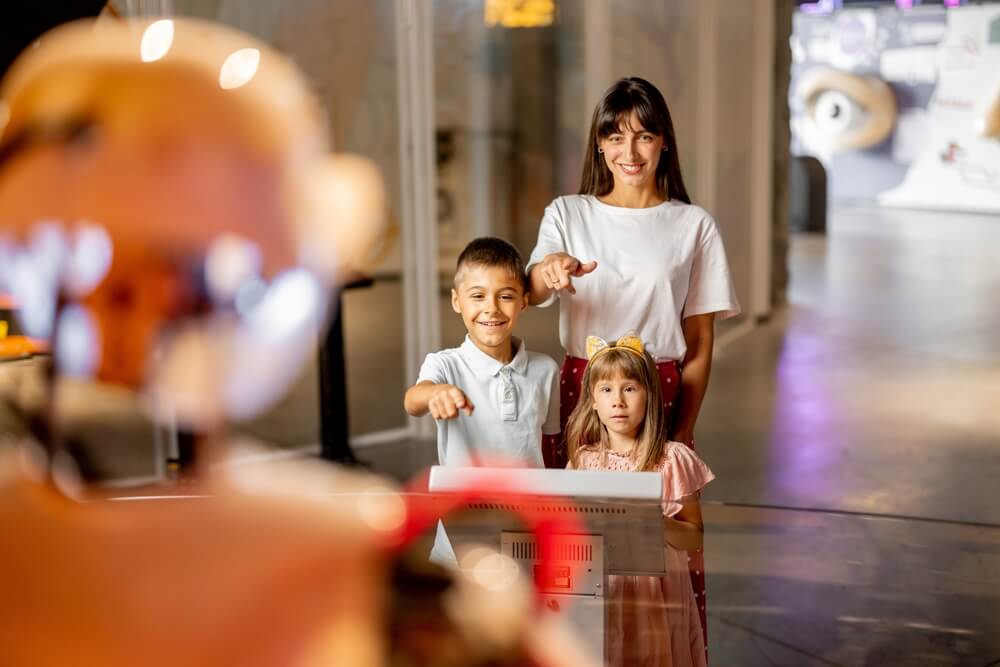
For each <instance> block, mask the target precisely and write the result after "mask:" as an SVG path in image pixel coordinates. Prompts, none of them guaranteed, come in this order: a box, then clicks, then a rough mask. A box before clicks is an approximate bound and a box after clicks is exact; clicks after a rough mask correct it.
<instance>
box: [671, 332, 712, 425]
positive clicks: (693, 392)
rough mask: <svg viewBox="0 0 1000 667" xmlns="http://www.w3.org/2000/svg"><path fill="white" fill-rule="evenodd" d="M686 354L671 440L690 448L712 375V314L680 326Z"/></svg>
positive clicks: (682, 365) (682, 364) (682, 366)
mask: <svg viewBox="0 0 1000 667" xmlns="http://www.w3.org/2000/svg"><path fill="white" fill-rule="evenodd" d="M682 326H683V329H684V341H685V342H686V343H687V354H685V355H684V361H682V362H681V389H680V405H679V406H678V408H677V418H676V420H675V421H674V426H673V432H672V433H671V434H670V439H671V440H676V441H677V442H683V443H684V444H685V445H690V444H691V442H692V441H693V440H694V426H695V422H697V421H698V411H699V410H701V402H702V400H703V399H704V398H705V391H706V390H707V389H708V376H709V374H710V373H711V372H712V345H713V344H714V343H715V313H704V314H702V315H693V316H691V317H688V318H685V320H684V323H683V325H682Z"/></svg>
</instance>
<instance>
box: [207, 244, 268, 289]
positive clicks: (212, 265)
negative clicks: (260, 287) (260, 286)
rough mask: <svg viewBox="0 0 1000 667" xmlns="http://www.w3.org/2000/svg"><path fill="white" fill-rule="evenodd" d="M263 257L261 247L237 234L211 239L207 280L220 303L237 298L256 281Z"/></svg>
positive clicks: (209, 287)
mask: <svg viewBox="0 0 1000 667" xmlns="http://www.w3.org/2000/svg"><path fill="white" fill-rule="evenodd" d="M262 264H263V259H262V256H261V252H260V248H258V247H257V246H256V245H255V244H254V243H252V242H251V241H248V240H247V239H245V238H242V237H240V236H236V235H235V234H225V235H223V236H221V237H220V238H218V239H216V240H215V241H213V242H212V245H211V246H210V247H209V249H208V253H207V255H206V257H205V282H206V283H207V284H208V290H209V292H211V294H212V299H214V300H215V301H216V302H217V303H228V302H230V301H232V300H233V299H235V298H236V295H237V294H238V293H239V291H240V289H241V288H242V287H243V286H244V285H246V284H247V283H250V282H253V283H254V284H256V281H257V278H258V276H259V274H260V270H261V266H262Z"/></svg>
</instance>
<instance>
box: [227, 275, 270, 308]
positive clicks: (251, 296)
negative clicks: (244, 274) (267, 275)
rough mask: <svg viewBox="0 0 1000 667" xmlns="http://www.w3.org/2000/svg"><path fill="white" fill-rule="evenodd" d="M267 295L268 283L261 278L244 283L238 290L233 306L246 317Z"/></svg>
mask: <svg viewBox="0 0 1000 667" xmlns="http://www.w3.org/2000/svg"><path fill="white" fill-rule="evenodd" d="M266 294H267V283H266V282H264V281H263V280H262V279H260V278H254V279H253V280H249V281H247V282H245V283H243V284H242V285H240V287H239V289H237V290H236V296H235V297H234V298H233V305H235V306H236V312H237V313H239V314H240V315H242V316H244V317H246V316H247V315H249V313H250V311H251V310H253V307H254V306H255V305H257V303H258V302H259V301H260V300H261V299H263V298H264V296H265V295H266Z"/></svg>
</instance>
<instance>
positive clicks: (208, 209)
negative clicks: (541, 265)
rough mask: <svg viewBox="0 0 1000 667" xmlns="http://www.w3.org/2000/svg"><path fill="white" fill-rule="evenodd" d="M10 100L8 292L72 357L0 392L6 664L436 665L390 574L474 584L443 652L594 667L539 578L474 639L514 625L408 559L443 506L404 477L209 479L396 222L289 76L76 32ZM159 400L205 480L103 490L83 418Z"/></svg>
mask: <svg viewBox="0 0 1000 667" xmlns="http://www.w3.org/2000/svg"><path fill="white" fill-rule="evenodd" d="M0 112H2V113H0V124H2V125H3V127H2V134H0V211H2V212H3V213H2V216H0V291H3V292H8V293H10V294H12V295H13V298H14V299H16V300H17V302H18V303H19V305H20V309H19V310H18V312H17V315H18V317H17V321H18V324H19V326H21V327H23V329H24V330H25V332H26V333H28V334H29V335H31V336H34V337H37V338H39V339H41V340H42V341H43V342H45V343H47V344H49V345H50V346H51V349H52V356H51V359H50V360H49V359H48V358H45V359H46V365H45V368H44V369H42V370H43V372H41V373H40V374H39V377H40V382H41V385H42V386H41V387H40V388H39V389H38V390H37V391H32V392H25V391H24V387H23V386H22V385H23V383H21V382H20V381H19V380H18V379H17V378H12V379H11V381H10V382H0V399H3V400H4V401H7V402H10V403H11V404H17V406H18V407H19V408H20V409H21V410H22V411H23V412H24V413H25V415H24V416H25V422H26V423H29V424H30V430H31V433H32V434H33V436H34V438H33V440H32V439H29V438H27V437H26V438H24V441H23V443H22V444H20V446H18V447H16V448H14V449H12V450H8V451H0V591H2V594H0V618H2V619H3V622H2V623H0V664H3V665H18V666H21V665H66V664H74V665H89V664H93V665H102V666H113V665H213V666H214V665H230V664H234V665H338V666H354V665H357V666H374V665H381V664H387V663H388V664H394V663H395V664H415V663H414V661H413V660H412V659H411V657H410V656H412V655H417V654H421V651H417V650H414V651H409V652H408V651H407V650H406V649H407V647H408V646H410V645H411V644H413V640H414V638H415V637H417V638H419V632H420V630H421V627H422V626H421V625H420V622H419V620H418V622H416V623H405V622H399V623H397V619H403V618H406V614H401V612H400V610H401V609H405V608H406V605H405V601H401V598H402V597H403V596H402V595H401V594H400V591H399V590H398V589H393V588H392V587H391V586H390V582H393V581H407V582H411V583H413V582H416V583H417V586H416V587H417V588H420V585H421V583H423V584H426V583H427V582H435V581H437V582H439V585H438V589H440V590H442V591H445V590H451V589H452V588H455V590H457V591H458V592H457V593H455V595H454V596H453V597H455V598H456V599H457V602H453V603H442V605H441V606H442V609H444V610H445V611H447V610H448V608H449V607H453V608H454V610H453V611H451V612H450V617H449V618H450V620H448V621H446V622H442V623H441V625H440V628H439V631H438V632H435V633H433V634H432V635H431V636H430V637H428V638H427V639H428V640H429V641H427V642H424V643H423V644H421V646H422V647H423V649H428V650H429V653H426V652H425V653H424V654H426V655H437V654H438V651H437V650H436V649H437V648H438V647H441V646H445V645H447V646H451V647H452V648H453V649H454V650H453V651H451V652H450V653H448V654H447V656H448V660H443V661H439V662H440V664H449V665H451V664H453V665H476V664H484V663H486V664H512V665H513V664H538V665H552V666H553V667H554V666H557V665H563V664H567V665H568V664H573V663H570V662H569V660H571V659H572V657H573V651H572V647H571V646H570V647H568V648H564V647H565V644H566V642H564V641H561V642H559V643H560V644H562V645H563V647H561V648H563V650H561V651H560V653H559V654H558V655H557V654H555V652H554V651H553V649H552V647H553V646H555V645H556V642H549V641H545V640H544V639H543V637H542V636H543V634H544V635H546V636H547V635H548V633H549V630H548V629H547V628H550V627H551V623H552V622H551V621H545V622H542V623H535V622H534V620H535V619H534V616H533V614H530V613H523V612H524V611H525V610H530V608H531V607H530V605H531V597H530V594H524V593H523V591H525V590H528V589H527V588H526V585H525V584H523V582H522V589H521V590H522V593H521V594H518V593H517V592H516V591H513V592H512V596H511V597H508V598H507V599H506V600H505V601H501V602H500V603H499V604H503V605H505V606H506V607H507V608H508V610H510V609H514V610H515V611H517V610H521V612H522V613H516V614H514V615H513V616H512V618H513V620H512V622H511V623H510V625H509V627H508V630H509V632H507V633H506V634H505V635H503V638H502V639H503V640H502V641H500V642H499V643H494V644H491V645H490V646H489V650H488V651H483V650H482V648H483V647H482V646H477V644H479V642H477V638H476V636H475V635H474V634H470V633H469V632H468V631H463V628H466V627H476V624H475V623H474V622H473V621H475V620H476V618H478V619H479V621H480V625H479V627H484V625H485V624H486V623H488V622H489V619H491V618H495V614H492V613H491V614H489V615H487V614H484V612H483V610H484V609H486V608H488V607H489V605H488V604H484V603H483V601H482V598H481V596H482V594H483V593H482V592H481V591H476V590H475V589H472V590H470V589H468V587H467V586H463V585H461V584H459V585H457V586H456V585H453V583H452V579H451V578H450V577H448V576H445V575H444V574H443V573H441V572H437V573H432V574H426V573H422V572H420V571H419V568H414V567H412V565H408V561H406V560H405V559H403V560H400V559H399V558H398V555H399V553H400V551H401V550H402V549H403V548H404V547H405V546H406V545H407V544H408V543H409V542H410V541H411V540H412V539H413V538H414V537H415V536H416V535H418V534H419V533H420V531H422V530H424V529H426V528H427V527H428V526H431V525H433V523H434V520H435V518H434V517H432V516H431V515H429V514H428V512H427V511H425V510H421V509H420V504H419V502H418V501H416V500H413V499H412V497H410V496H404V495H402V494H400V493H399V492H397V491H396V490H395V489H394V488H392V486H391V485H390V484H388V483H387V482H385V481H383V480H380V479H377V478H375V477H373V476H370V475H360V474H356V473H349V472H345V471H342V470H338V469H336V468H332V467H327V466H325V465H324V464H321V463H319V462H316V461H300V462H288V463H286V464H283V465H282V466H280V468H279V467H263V468H255V467H253V466H249V467H246V468H243V467H240V466H232V465H221V466H212V465H210V464H212V463H213V462H217V463H223V464H225V463H227V462H228V454H227V449H228V447H227V437H226V424H227V422H228V421H229V420H232V419H237V418H245V417H248V416H251V415H253V414H255V413H256V412H258V411H260V410H261V409H263V408H264V407H266V406H267V405H268V404H269V403H270V402H271V401H273V400H274V399H275V398H277V397H278V396H280V395H281V394H282V393H283V392H284V390H285V389H286V387H287V384H288V383H289V382H290V381H291V380H292V379H294V377H295V376H296V373H297V371H298V368H299V366H300V365H301V363H303V361H304V360H307V359H312V358H313V355H312V350H313V348H312V346H311V345H310V344H309V343H310V341H312V339H313V337H314V336H315V335H316V333H317V332H318V330H319V327H320V326H321V323H322V321H323V320H324V319H325V316H326V313H325V309H326V304H327V303H329V302H330V299H329V296H330V293H331V290H333V289H335V288H336V287H337V285H338V284H339V283H340V282H342V281H343V280H344V279H345V277H346V276H350V275H352V274H353V273H354V271H355V270H356V267H357V265H358V264H363V262H364V260H365V259H366V256H367V255H368V254H369V253H370V252H371V249H372V248H373V247H375V246H377V244H378V238H379V236H380V234H381V233H382V229H383V226H382V218H383V216H382V211H383V194H382V186H381V180H380V178H379V175H378V174H377V172H376V171H375V169H374V168H373V167H372V166H371V165H370V164H369V163H368V162H367V161H365V160H363V159H361V158H357V157H348V156H334V155H330V154H329V153H328V146H327V143H326V137H325V133H324V132H323V129H322V123H321V114H320V112H319V108H318V105H317V104H316V101H315V100H314V98H313V97H312V95H311V94H310V93H309V92H308V90H307V88H306V86H305V84H304V82H303V81H302V78H301V77H300V75H299V74H298V72H297V71H296V70H295V69H294V67H293V66H292V65H291V64H290V63H289V62H288V61H287V60H285V59H284V58H283V57H282V56H280V55H279V54H277V53H275V52H273V51H272V50H271V49H269V48H268V47H267V46H266V45H264V44H261V43H259V42H258V41H256V40H255V39H253V38H252V37H249V36H247V35H244V34H241V33H238V32H235V31H232V30H228V29H224V28H221V27H217V26H214V25H211V24H207V23H202V22H196V21H172V20H163V21H155V22H152V23H149V22H145V23H123V24H100V25H95V24H94V23H93V22H86V23H78V24H73V25H70V26H66V27H63V28H60V29H57V30H56V31H54V32H52V33H50V34H47V35H45V36H43V37H42V39H41V41H40V45H39V46H38V47H37V48H34V49H32V50H30V51H29V52H28V53H26V54H25V55H23V56H22V58H21V60H19V61H18V62H17V63H15V65H14V67H13V68H12V70H11V72H10V75H9V77H8V78H7V79H6V80H5V81H4V84H3V87H2V89H0ZM143 409H145V410H146V411H147V412H148V413H149V414H150V415H151V416H152V418H153V419H154V420H162V421H163V423H172V422H173V421H174V420H176V422H177V423H178V424H179V425H180V427H181V428H182V429H183V430H184V431H185V432H186V433H188V434H191V436H193V440H194V442H195V444H196V446H197V447H198V448H199V449H200V450H201V451H200V452H199V455H198V456H197V457H196V462H197V463H198V464H199V465H198V467H197V468H196V470H195V471H194V472H195V473H196V476H195V478H194V480H193V483H192V484H191V485H190V486H189V487H186V489H185V493H184V494H177V493H176V489H170V488H166V489H164V488H159V489H143V490H140V491H135V494H134V496H131V497H121V496H118V497H114V496H113V495H112V494H110V493H109V492H108V491H107V490H100V489H95V488H89V487H88V486H87V485H86V484H85V483H84V481H83V480H82V479H81V478H80V476H79V474H78V473H79V469H78V467H77V466H76V465H74V461H73V460H72V457H70V456H69V455H68V451H69V449H70V448H69V447H67V444H68V443H69V442H70V441H71V439H72V438H73V437H75V436H76V435H77V434H75V433H74V432H73V431H74V428H75V425H76V424H79V423H82V422H84V421H86V420H87V418H88V417H89V419H90V421H91V422H99V423H108V424H111V423H113V422H115V421H116V420H120V419H124V418H125V417H128V416H130V415H132V414H134V413H135V412H137V411H139V410H143ZM428 585H429V584H428ZM432 588H433V586H432ZM525 601H526V602H527V603H525ZM456 614H457V615H456ZM459 621H461V623H460V622H459ZM551 632H556V633H558V632H559V630H558V628H554V629H552V630H551ZM477 648H478V649H480V650H473V649H477ZM546 649H547V651H546ZM577 664H578V663H577Z"/></svg>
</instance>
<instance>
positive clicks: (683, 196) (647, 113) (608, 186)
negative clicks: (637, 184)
mask: <svg viewBox="0 0 1000 667" xmlns="http://www.w3.org/2000/svg"><path fill="white" fill-rule="evenodd" d="M632 111H635V113H636V115H637V116H638V117H639V122H640V123H642V126H643V127H644V128H646V129H647V130H649V131H650V132H652V133H653V134H655V135H656V136H658V137H663V145H664V146H666V148H667V150H666V151H665V152H664V154H663V155H661V156H660V162H659V164H657V165H656V189H657V192H658V193H659V194H660V195H662V196H664V197H667V198H668V199H677V200H679V201H682V202H684V203H685V204H690V203H691V198H690V197H689V196H688V193H687V188H685V187H684V177H683V176H682V175H681V161H680V157H679V156H678V155H677V138H676V137H675V136H674V123H673V121H672V120H671V119H670V109H668V108H667V102H666V100H664V99H663V95H661V94H660V91H659V90H657V89H656V86H654V85H653V84H651V83H650V82H649V81H646V80H645V79H640V78H639V77H637V76H633V77H629V78H627V79H619V80H618V81H616V82H615V83H614V85H612V86H611V87H610V88H608V89H607V90H606V91H605V92H604V96H603V97H601V101H600V102H598V103H597V106H596V107H594V115H593V117H592V119H591V121H590V136H589V138H588V139H587V156H586V157H585V158H584V160H583V174H582V175H581V177H580V194H581V195H595V196H597V197H603V196H604V195H606V194H608V193H609V192H611V190H613V189H614V187H615V180H614V177H613V176H612V175H611V170H610V169H608V165H607V164H605V162H604V156H603V155H601V153H599V152H598V150H597V142H598V141H600V140H601V139H604V138H606V137H608V136H610V135H612V134H614V133H615V132H618V131H619V129H620V128H621V126H622V124H623V123H625V122H626V120H627V119H628V116H629V114H630V113H631V112H632Z"/></svg>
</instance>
